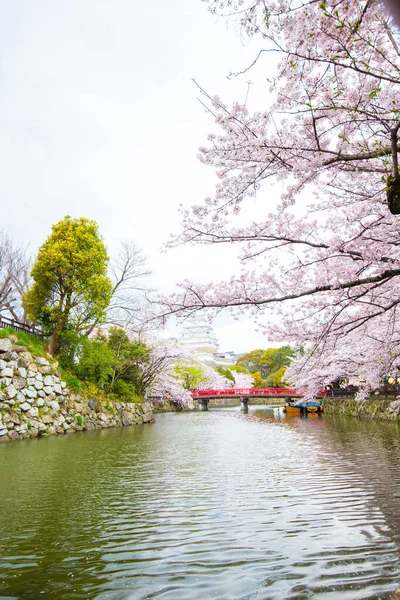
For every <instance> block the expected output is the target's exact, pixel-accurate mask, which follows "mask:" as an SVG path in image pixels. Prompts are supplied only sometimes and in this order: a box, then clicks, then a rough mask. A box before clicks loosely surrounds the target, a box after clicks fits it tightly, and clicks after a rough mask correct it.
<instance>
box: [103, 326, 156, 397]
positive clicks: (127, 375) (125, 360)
mask: <svg viewBox="0 0 400 600" xmlns="http://www.w3.org/2000/svg"><path fill="white" fill-rule="evenodd" d="M107 344H108V347H109V348H110V349H111V350H112V351H113V352H114V355H115V358H116V362H115V366H114V372H113V375H112V377H111V378H110V383H109V387H110V390H111V391H114V392H118V390H120V391H121V392H123V393H122V395H124V396H126V395H127V393H129V391H130V392H131V393H135V394H144V392H145V389H146V388H145V385H144V381H143V375H144V371H145V370H146V366H147V365H148V363H149V362H150V358H151V350H150V348H149V347H148V346H147V345H146V344H145V343H144V342H141V341H139V340H135V341H131V340H130V339H129V337H128V335H127V334H126V332H125V331H124V330H123V329H121V328H120V327H112V328H111V329H110V334H109V337H108V342H107Z"/></svg>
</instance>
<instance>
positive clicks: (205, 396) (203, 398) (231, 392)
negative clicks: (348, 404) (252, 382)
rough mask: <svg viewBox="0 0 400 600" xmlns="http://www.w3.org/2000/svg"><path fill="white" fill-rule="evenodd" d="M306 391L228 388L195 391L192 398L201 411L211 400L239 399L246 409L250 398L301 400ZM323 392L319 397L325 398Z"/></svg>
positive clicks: (323, 391) (206, 407) (206, 408)
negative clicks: (195, 400) (196, 401)
mask: <svg viewBox="0 0 400 600" xmlns="http://www.w3.org/2000/svg"><path fill="white" fill-rule="evenodd" d="M305 393H306V390H295V389H293V388H226V389H223V390H193V391H192V398H195V399H197V400H198V401H199V408H200V410H208V402H209V400H210V399H211V398H221V397H223V398H239V399H240V403H241V405H242V408H246V407H247V404H248V401H249V398H284V399H290V398H301V397H302V396H304V395H305ZM325 394H326V392H325V390H322V391H321V392H320V393H319V394H318V396H320V397H323V396H325Z"/></svg>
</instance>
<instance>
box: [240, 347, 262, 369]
mask: <svg viewBox="0 0 400 600" xmlns="http://www.w3.org/2000/svg"><path fill="white" fill-rule="evenodd" d="M263 354H264V350H252V351H251V352H247V353H246V354H243V356H241V357H240V358H238V359H237V361H236V364H237V365H240V366H241V367H244V368H245V369H247V371H248V372H249V373H256V371H261V369H260V360H261V357H262V355H263Z"/></svg>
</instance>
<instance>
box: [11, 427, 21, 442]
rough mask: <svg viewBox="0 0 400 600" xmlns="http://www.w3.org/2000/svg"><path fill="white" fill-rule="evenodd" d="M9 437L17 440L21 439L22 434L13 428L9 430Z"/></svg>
mask: <svg viewBox="0 0 400 600" xmlns="http://www.w3.org/2000/svg"><path fill="white" fill-rule="evenodd" d="M8 437H9V438H10V439H11V440H14V441H15V442H16V441H17V440H20V439H21V436H20V435H19V434H18V433H17V432H16V431H15V429H12V430H11V431H9V432H8Z"/></svg>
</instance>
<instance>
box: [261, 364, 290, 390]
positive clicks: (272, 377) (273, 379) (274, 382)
mask: <svg viewBox="0 0 400 600" xmlns="http://www.w3.org/2000/svg"><path fill="white" fill-rule="evenodd" d="M285 372H286V367H281V368H280V369H278V370H277V371H274V372H273V373H270V374H269V375H268V377H267V379H266V380H265V387H276V388H280V387H287V384H286V382H285V381H284V380H283V377H284V375H285Z"/></svg>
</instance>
